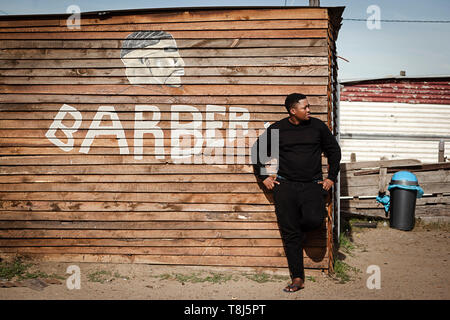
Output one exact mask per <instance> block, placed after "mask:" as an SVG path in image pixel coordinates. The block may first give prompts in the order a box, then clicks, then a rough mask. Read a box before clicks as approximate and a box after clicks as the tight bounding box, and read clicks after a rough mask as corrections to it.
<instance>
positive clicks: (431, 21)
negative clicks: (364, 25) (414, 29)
mask: <svg viewBox="0 0 450 320" xmlns="http://www.w3.org/2000/svg"><path fill="white" fill-rule="evenodd" d="M367 19H368V18H366V19H352V18H346V19H345V18H344V19H342V20H347V21H364V22H366V21H367ZM370 21H380V22H400V23H450V20H385V19H384V20H377V19H370Z"/></svg>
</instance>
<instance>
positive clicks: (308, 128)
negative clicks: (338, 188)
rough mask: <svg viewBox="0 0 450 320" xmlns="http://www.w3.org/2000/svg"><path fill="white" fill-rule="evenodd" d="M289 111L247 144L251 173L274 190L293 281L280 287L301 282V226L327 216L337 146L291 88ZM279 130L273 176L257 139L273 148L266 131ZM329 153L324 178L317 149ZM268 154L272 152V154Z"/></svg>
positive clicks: (291, 287) (297, 287) (291, 288)
mask: <svg viewBox="0 0 450 320" xmlns="http://www.w3.org/2000/svg"><path fill="white" fill-rule="evenodd" d="M285 107H286V109H287V111H288V113H289V117H286V118H284V119H282V120H280V121H277V122H275V123H273V124H272V125H270V126H269V127H268V128H267V130H266V131H265V132H264V134H263V135H262V136H260V137H259V138H258V140H257V141H256V143H255V144H254V146H253V148H252V156H253V157H254V156H255V155H257V158H253V159H256V163H255V162H254V171H255V175H256V176H257V177H258V179H260V180H261V181H262V182H263V184H264V186H265V187H266V188H267V189H268V190H273V198H274V201H275V213H276V215H277V220H278V225H279V228H280V234H281V237H282V239H283V242H284V247H285V252H286V257H287V260H288V266H289V271H290V273H291V279H292V283H291V284H290V285H288V286H287V287H286V288H284V291H286V292H295V291H298V290H300V289H302V288H303V287H304V281H305V275H304V266H303V242H304V240H305V232H307V231H312V230H315V229H318V228H319V227H320V226H321V225H322V223H323V221H324V218H325V216H326V214H327V213H326V210H325V201H324V196H326V194H327V193H328V191H329V190H330V188H331V187H332V186H333V185H334V183H335V182H336V178H337V175H338V172H339V163H340V160H341V149H340V147H339V145H338V143H337V142H336V139H335V138H334V136H333V135H332V134H331V132H330V130H329V129H328V127H327V126H326V125H325V123H323V122H322V121H321V120H319V119H317V118H313V117H311V114H310V112H311V110H310V105H309V103H308V99H307V98H306V96H305V95H303V94H300V93H293V94H290V95H288V96H287V97H286V101H285ZM275 130H277V134H278V137H279V139H278V141H277V142H278V171H277V175H276V176H269V175H267V174H266V172H265V166H264V165H265V163H262V162H261V161H260V159H261V155H260V154H259V149H260V147H261V146H262V143H264V144H266V146H267V149H266V150H268V151H269V150H272V148H273V146H272V144H271V136H272V134H274V133H275ZM322 152H324V154H325V156H326V157H327V158H328V164H329V170H328V171H329V172H328V177H327V178H326V179H323V176H322V161H321V155H322ZM272 156H273V155H272Z"/></svg>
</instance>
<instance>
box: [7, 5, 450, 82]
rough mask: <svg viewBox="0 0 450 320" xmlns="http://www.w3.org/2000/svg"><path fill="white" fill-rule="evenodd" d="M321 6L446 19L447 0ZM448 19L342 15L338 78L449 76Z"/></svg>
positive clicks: (21, 8) (31, 8)
mask: <svg viewBox="0 0 450 320" xmlns="http://www.w3.org/2000/svg"><path fill="white" fill-rule="evenodd" d="M285 2H286V3H287V5H294V6H304V5H308V4H309V1H308V0H278V1H274V0H258V1H257V0H250V1H249V0H226V1H224V0H216V1H206V0H185V1H181V0H127V1H124V0H95V1H93V0H15V1H10V0H0V14H9V15H14V14H44V13H65V12H66V8H67V7H69V6H70V5H73V4H75V5H78V6H79V7H80V9H81V11H82V12H88V11H99V10H120V9H131V8H168V7H209V6H284V5H285ZM321 5H322V6H330V7H333V6H345V7H346V9H345V11H344V19H355V18H357V19H367V18H368V17H369V16H371V15H372V13H371V12H369V13H367V9H368V7H369V6H370V5H376V6H378V8H379V9H380V11H379V13H380V18H381V19H382V20H446V21H447V20H450V1H449V0H429V1H423V0H421V1H419V0H395V1H393V0H348V1H344V0H321ZM449 36H450V23H394V22H383V21H382V22H381V24H380V28H379V29H373V30H370V29H369V28H368V27H367V25H366V22H365V21H349V20H344V21H343V26H342V28H341V31H340V33H339V38H338V42H337V49H338V55H339V56H341V57H343V58H345V59H347V60H349V62H346V61H344V60H341V59H339V61H338V63H339V78H340V79H342V80H345V79H354V78H370V77H383V76H389V75H398V74H399V73H400V70H405V71H406V74H407V75H409V76H416V75H450V57H449V52H450V41H448V39H449V38H450V37H449Z"/></svg>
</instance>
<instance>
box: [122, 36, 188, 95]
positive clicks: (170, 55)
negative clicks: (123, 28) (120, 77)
mask: <svg viewBox="0 0 450 320" xmlns="http://www.w3.org/2000/svg"><path fill="white" fill-rule="evenodd" d="M159 35H163V36H165V38H162V39H153V40H152V41H148V38H145V39H144V40H145V42H144V40H142V39H131V40H129V39H127V40H128V42H127V46H128V48H126V49H122V57H121V58H122V61H123V63H124V64H125V66H126V68H127V69H126V71H125V74H126V75H127V78H128V81H130V83H132V84H160V85H167V86H172V87H180V86H181V76H183V75H184V65H185V64H184V61H183V59H182V58H181V56H180V54H179V51H178V48H177V44H176V42H175V39H173V38H172V36H170V35H169V34H168V33H166V32H164V33H162V34H161V33H159ZM148 36H151V34H150V35H148ZM142 45H145V46H144V47H142V48H140V46H142ZM134 46H136V47H138V48H134ZM124 51H125V52H124Z"/></svg>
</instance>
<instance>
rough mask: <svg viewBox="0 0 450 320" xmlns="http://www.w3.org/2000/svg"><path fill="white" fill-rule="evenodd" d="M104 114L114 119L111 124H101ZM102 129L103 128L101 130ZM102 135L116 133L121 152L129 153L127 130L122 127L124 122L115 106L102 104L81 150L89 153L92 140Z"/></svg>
mask: <svg viewBox="0 0 450 320" xmlns="http://www.w3.org/2000/svg"><path fill="white" fill-rule="evenodd" d="M104 116H108V117H110V118H111V120H112V125H111V126H100V122H101V121H102V119H103V117H104ZM100 129H101V130H100ZM101 135H115V136H116V137H117V139H118V141H119V151H120V154H129V153H130V152H129V150H128V144H127V139H126V137H125V132H124V131H123V128H122V123H120V120H119V116H118V115H117V113H116V111H115V110H114V107H113V106H100V107H99V108H98V110H97V113H96V114H95V116H94V119H93V120H92V122H91V125H90V126H89V131H88V132H87V134H86V137H85V138H84V140H83V143H82V144H81V148H80V152H82V153H88V152H89V149H90V147H91V144H92V141H94V139H95V137H97V136H101Z"/></svg>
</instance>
